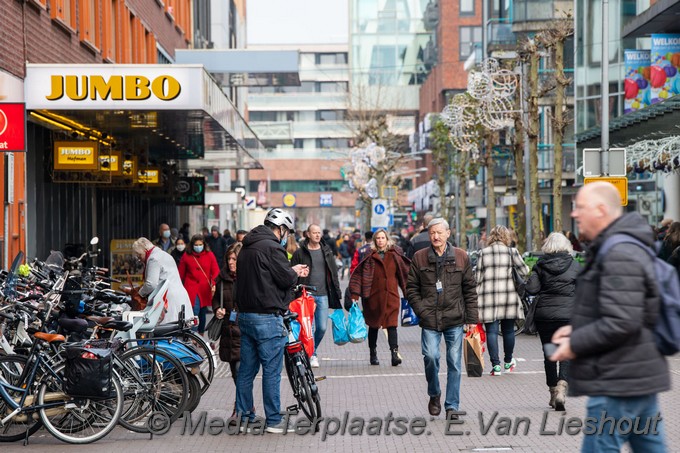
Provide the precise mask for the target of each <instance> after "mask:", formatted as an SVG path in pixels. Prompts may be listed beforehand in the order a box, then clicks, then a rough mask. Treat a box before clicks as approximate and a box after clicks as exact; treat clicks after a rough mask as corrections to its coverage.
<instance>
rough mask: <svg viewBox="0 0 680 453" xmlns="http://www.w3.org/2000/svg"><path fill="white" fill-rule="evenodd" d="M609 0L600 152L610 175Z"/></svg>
mask: <svg viewBox="0 0 680 453" xmlns="http://www.w3.org/2000/svg"><path fill="white" fill-rule="evenodd" d="M608 21H609V0H602V82H601V83H600V87H601V88H602V93H601V94H602V98H601V100H600V107H601V110H602V126H601V129H602V135H601V137H602V150H601V154H600V162H601V165H600V171H601V174H602V175H603V176H609V42H608V38H609V24H608Z"/></svg>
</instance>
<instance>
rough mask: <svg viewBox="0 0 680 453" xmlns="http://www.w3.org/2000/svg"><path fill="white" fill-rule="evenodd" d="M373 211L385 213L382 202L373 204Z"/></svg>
mask: <svg viewBox="0 0 680 453" xmlns="http://www.w3.org/2000/svg"><path fill="white" fill-rule="evenodd" d="M373 211H374V212H375V213H376V214H378V215H380V214H384V213H385V205H384V204H377V205H375V208H373Z"/></svg>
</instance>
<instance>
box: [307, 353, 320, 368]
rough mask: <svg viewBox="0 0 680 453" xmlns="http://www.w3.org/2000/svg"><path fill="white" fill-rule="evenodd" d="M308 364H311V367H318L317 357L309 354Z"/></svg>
mask: <svg viewBox="0 0 680 453" xmlns="http://www.w3.org/2000/svg"><path fill="white" fill-rule="evenodd" d="M309 364H310V365H311V366H312V368H319V358H318V357H317V356H315V355H313V356H311V357H310V358H309Z"/></svg>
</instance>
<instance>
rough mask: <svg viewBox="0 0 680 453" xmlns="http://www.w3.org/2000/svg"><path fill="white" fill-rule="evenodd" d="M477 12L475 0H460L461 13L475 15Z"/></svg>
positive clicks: (462, 14)
mask: <svg viewBox="0 0 680 453" xmlns="http://www.w3.org/2000/svg"><path fill="white" fill-rule="evenodd" d="M474 14H475V0H460V15H461V16H469V15H471V16H474Z"/></svg>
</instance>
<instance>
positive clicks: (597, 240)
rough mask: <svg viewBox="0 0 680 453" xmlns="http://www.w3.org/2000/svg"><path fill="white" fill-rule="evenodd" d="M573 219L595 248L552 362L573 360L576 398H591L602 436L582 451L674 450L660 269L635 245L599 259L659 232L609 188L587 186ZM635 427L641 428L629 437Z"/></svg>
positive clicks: (591, 436)
mask: <svg viewBox="0 0 680 453" xmlns="http://www.w3.org/2000/svg"><path fill="white" fill-rule="evenodd" d="M571 216H572V217H573V218H574V219H575V220H576V223H577V224H578V227H579V234H580V236H581V237H582V238H584V239H585V240H587V241H590V247H589V248H590V249H589V255H588V259H587V261H586V263H585V266H584V268H583V271H582V272H581V274H580V275H579V278H578V279H577V281H576V294H575V297H574V311H573V313H572V316H571V325H570V326H565V327H562V328H560V329H559V330H558V331H557V332H555V334H554V335H553V339H552V341H553V343H556V344H559V347H558V349H557V351H556V352H555V353H554V354H553V355H552V356H551V357H550V359H551V360H555V361H561V360H571V366H570V370H569V378H568V381H569V394H570V395H575V396H578V395H587V396H589V399H588V403H587V417H590V418H592V420H594V421H595V422H594V423H593V425H594V426H595V431H594V432H592V433H584V434H586V435H585V436H584V437H583V447H582V451H614V450H615V451H619V450H620V449H621V447H622V446H623V444H624V443H625V442H626V441H630V444H631V447H632V449H633V451H635V452H650V451H655V452H656V451H667V450H666V448H665V446H664V435H663V427H662V425H661V424H659V423H658V421H659V420H660V419H661V417H660V413H659V404H658V401H657V393H659V392H663V391H666V390H669V389H670V375H669V373H668V364H667V363H666V359H665V358H664V356H662V355H661V353H660V352H659V350H658V349H657V347H656V344H655V341H654V324H655V322H656V318H657V316H658V312H659V303H660V301H659V296H658V290H657V289H656V278H655V276H654V263H653V262H652V260H651V258H650V257H649V255H648V254H647V253H645V252H644V251H643V250H640V247H639V246H638V245H635V244H631V243H621V244H618V245H615V246H614V247H613V248H612V249H611V250H610V251H609V252H607V254H606V255H605V256H603V257H600V258H597V262H596V259H595V257H596V256H597V252H598V250H599V249H600V247H601V246H602V244H603V243H604V241H605V240H606V239H607V238H609V237H611V236H613V235H615V234H627V235H630V236H632V237H634V238H636V239H638V240H639V241H641V242H643V243H644V244H646V245H647V246H649V247H651V246H652V245H653V243H654V237H653V234H652V231H651V229H650V228H649V225H648V224H647V222H646V221H645V220H644V219H643V218H642V217H641V216H640V215H639V214H637V213H628V214H625V215H624V214H623V209H622V208H621V198H620V196H619V193H618V191H617V190H616V188H615V187H614V186H613V185H611V184H609V183H606V182H597V183H591V184H587V185H585V186H583V187H582V188H581V189H580V190H579V192H578V194H577V195H576V204H575V207H574V210H573V211H572V213H571ZM612 419H613V420H614V421H612V422H610V423H606V420H612ZM621 420H627V423H626V424H624V423H619V422H620V421H621ZM632 424H634V425H635V426H637V427H639V428H640V429H634V430H632V432H631V430H627V431H626V430H625V428H626V427H627V426H629V425H632ZM610 425H611V426H614V425H616V429H609V428H608V426H610ZM619 427H621V428H619ZM602 430H604V431H602Z"/></svg>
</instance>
